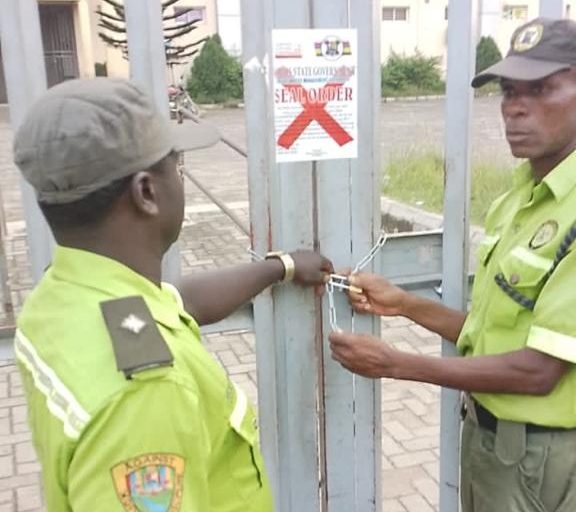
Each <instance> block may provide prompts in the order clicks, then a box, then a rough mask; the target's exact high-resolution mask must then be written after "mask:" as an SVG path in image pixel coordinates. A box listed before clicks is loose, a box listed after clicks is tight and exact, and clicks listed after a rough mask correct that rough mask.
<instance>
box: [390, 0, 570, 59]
mask: <svg viewBox="0 0 576 512" xmlns="http://www.w3.org/2000/svg"><path fill="white" fill-rule="evenodd" d="M539 7H540V0H480V3H479V8H480V13H479V14H480V20H481V34H482V35H488V36H491V37H493V38H494V40H495V41H496V44H497V45H498V47H499V48H500V51H501V52H502V53H503V54H505V53H506V51H507V50H508V46H509V42H510V38H511V36H512V33H513V32H514V30H515V29H516V28H517V27H519V26H520V25H521V24H523V23H525V22H526V21H529V20H530V19H532V18H535V17H537V16H538V13H539ZM447 9H448V0H381V11H380V16H381V20H380V23H381V60H382V62H386V60H387V59H388V57H389V55H390V54H391V52H392V51H394V52H396V53H400V54H405V55H413V54H414V53H415V52H416V51H420V52H421V53H423V54H424V55H426V56H430V57H432V56H434V57H436V56H437V57H440V58H441V65H442V67H443V69H444V68H445V63H446V35H447V28H448V23H447V19H446V18H447V13H448V11H447ZM575 16H576V0H565V17H570V18H572V19H574V18H575Z"/></svg>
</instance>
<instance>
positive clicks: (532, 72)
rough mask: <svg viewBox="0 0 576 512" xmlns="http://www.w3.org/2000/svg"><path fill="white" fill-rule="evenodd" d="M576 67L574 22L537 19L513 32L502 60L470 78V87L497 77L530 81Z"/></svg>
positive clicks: (575, 28)
mask: <svg viewBox="0 0 576 512" xmlns="http://www.w3.org/2000/svg"><path fill="white" fill-rule="evenodd" d="M572 66H576V22H574V21H572V20H563V19H562V20H555V19H548V18H536V19H535V20H532V21H530V22H528V23H526V24H525V25H522V26H521V27H519V28H518V29H516V31H515V32H514V34H513V35H512V39H511V41H510V50H509V51H508V54H507V55H506V57H505V58H504V59H502V60H501V61H500V62H497V63H496V64H494V65H493V66H490V67H489V68H487V69H485V70H484V71H482V72H481V73H479V74H478V75H476V76H475V77H474V79H473V80H472V87H481V86H482V85H484V84H486V83H488V82H490V81H491V80H496V79H498V78H508V79H510V80H522V81H527V82H530V81H533V80H540V79H542V78H546V77H547V76H550V75H553V74H554V73H557V72H558V71H562V70H564V69H570V67H572Z"/></svg>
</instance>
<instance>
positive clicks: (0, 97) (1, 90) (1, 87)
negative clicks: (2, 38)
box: [0, 45, 8, 103]
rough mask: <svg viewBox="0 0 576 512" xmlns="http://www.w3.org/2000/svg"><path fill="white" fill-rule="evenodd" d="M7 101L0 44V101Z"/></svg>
mask: <svg viewBox="0 0 576 512" xmlns="http://www.w3.org/2000/svg"><path fill="white" fill-rule="evenodd" d="M7 102H8V94H7V92H6V79H5V78H4V63H3V62H2V46H1V45H0V103H7Z"/></svg>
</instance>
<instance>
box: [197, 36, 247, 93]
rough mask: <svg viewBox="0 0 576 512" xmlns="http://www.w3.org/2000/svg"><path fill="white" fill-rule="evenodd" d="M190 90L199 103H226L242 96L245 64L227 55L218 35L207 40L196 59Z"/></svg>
mask: <svg viewBox="0 0 576 512" xmlns="http://www.w3.org/2000/svg"><path fill="white" fill-rule="evenodd" d="M188 92H189V93H190V96H192V98H194V100H195V101H197V102H198V103H224V102H226V101H229V100H232V99H241V98H242V97H243V93H244V89H243V80H242V65H241V64H240V62H238V60H237V59H235V58H234V57H231V56H230V55H228V53H227V52H226V50H225V49H224V48H223V47H222V41H221V39H220V36H218V35H217V34H216V35H214V36H212V37H210V38H209V39H208V40H207V41H206V43H205V44H204V46H203V47H202V50H201V51H200V54H199V55H198V57H196V59H195V60H194V64H192V70H191V74H190V79H189V80H188Z"/></svg>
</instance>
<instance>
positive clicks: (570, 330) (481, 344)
mask: <svg viewBox="0 0 576 512" xmlns="http://www.w3.org/2000/svg"><path fill="white" fill-rule="evenodd" d="M490 80H499V81H500V83H501V85H502V95H503V97H502V117H503V120H504V124H505V127H506V138H507V140H508V143H509V145H510V149H511V151H512V153H513V155H514V156H516V157H518V158H525V159H526V160H527V161H526V163H524V164H523V165H521V166H520V167H519V168H518V169H517V171H516V173H515V176H514V184H513V187H512V189H511V190H510V191H509V192H507V193H506V194H504V195H503V196H502V197H500V198H499V199H497V200H496V201H495V202H494V204H493V205H492V207H491V209H490V211H489V213H488V216H487V218H486V237H485V240H484V241H483V242H482V244H481V245H480V248H479V253H478V261H479V265H478V268H477V269H476V279H475V283H474V289H473V293H472V307H471V310H470V312H469V313H468V314H467V315H466V314H464V313H461V312H460V311H454V310H451V309H448V308H446V307H444V306H442V305H440V304H438V303H435V302H432V301H429V300H426V299H422V298H419V297H416V296H413V295H411V294H409V293H407V292H405V291H403V290H401V289H399V288H397V287H395V286H393V285H391V284H390V283H389V282H388V281H386V280H385V279H384V278H382V277H379V276H375V275H370V274H357V275H353V276H351V277H350V282H351V284H353V285H355V286H358V287H360V288H362V289H363V294H354V293H351V294H350V300H351V302H352V305H353V307H354V309H355V310H356V311H358V312H360V313H372V314H379V315H384V316H393V315H401V316H405V317H407V318H410V319H411V320H413V321H415V322H417V323H418V324H420V325H422V326H424V327H426V328H427V329H429V330H431V331H434V332H436V333H438V334H440V335H441V336H442V337H443V338H445V339H448V340H451V341H453V342H454V343H456V344H457V347H458V349H459V351H460V353H461V355H462V356H464V357H461V358H437V357H428V356H422V355H414V354H408V353H403V352H400V351H397V350H394V349H392V348H391V347H390V346H388V345H387V344H386V343H383V342H382V341H381V340H378V339H375V338H373V337H370V336H366V335H356V334H351V333H340V332H339V333H332V334H331V335H330V342H331V348H332V353H333V357H334V359H336V360H337V361H339V362H340V363H341V364H342V365H343V366H344V367H346V368H348V369H349V370H350V371H353V372H355V373H358V374H360V375H364V376H367V377H372V378H380V377H392V378H397V379H407V380H417V381H423V382H428V383H432V384H437V385H440V386H446V387H450V388H456V389H461V390H463V391H465V392H466V394H465V395H466V400H465V402H466V406H467V407H466V409H467V411H466V418H465V421H464V426H463V432H462V450H461V498H462V510H463V511H464V512H552V511H554V512H572V511H575V510H576V455H575V454H576V367H575V363H576V314H574V308H575V306H576V278H575V276H576V251H573V250H572V246H573V242H574V240H575V239H576V23H574V22H573V21H568V20H549V19H543V18H538V19H536V20H533V21H531V22H530V23H527V24H526V25H524V26H522V27H520V28H519V29H518V30H517V31H516V32H515V33H514V35H513V37H512V41H511V48H510V51H509V53H508V55H507V56H506V58H504V59H503V60H502V61H501V62H499V63H497V64H495V65H494V66H492V67H490V68H488V69H487V70H486V71H484V72H482V73H481V74H479V75H478V76H476V77H475V78H474V80H473V82H472V85H473V87H479V86H481V85H482V84H484V83H486V82H488V81H490Z"/></svg>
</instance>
